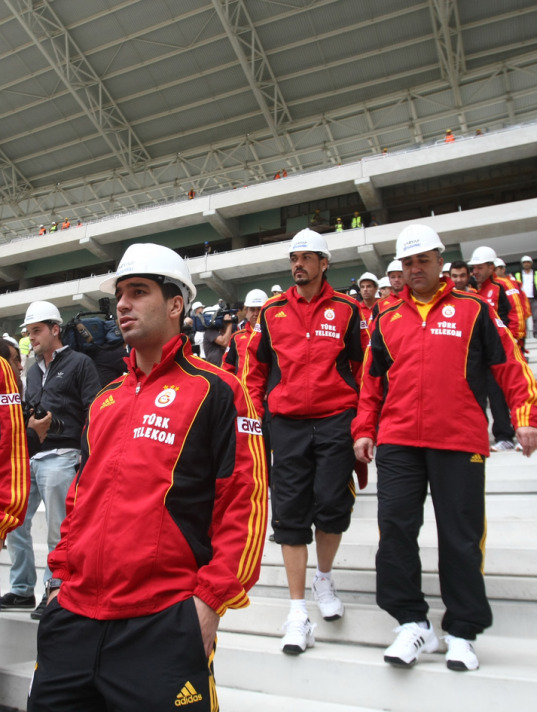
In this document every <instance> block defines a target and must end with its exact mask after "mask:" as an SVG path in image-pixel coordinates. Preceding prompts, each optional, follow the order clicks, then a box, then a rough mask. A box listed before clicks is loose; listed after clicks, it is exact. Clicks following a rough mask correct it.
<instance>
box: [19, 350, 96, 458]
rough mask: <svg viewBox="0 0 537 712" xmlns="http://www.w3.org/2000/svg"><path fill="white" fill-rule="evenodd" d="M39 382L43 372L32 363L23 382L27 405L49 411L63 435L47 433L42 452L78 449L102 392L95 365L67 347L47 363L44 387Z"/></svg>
mask: <svg viewBox="0 0 537 712" xmlns="http://www.w3.org/2000/svg"><path fill="white" fill-rule="evenodd" d="M42 381H43V371H42V370H41V369H40V368H39V365H38V364H37V363H35V364H34V365H33V366H32V367H31V368H30V370H29V371H28V376H27V379H26V402H27V403H28V404H29V405H31V406H35V405H37V404H38V403H39V404H41V406H42V407H43V408H44V409H45V410H50V412H51V413H52V415H53V416H54V417H55V418H59V419H61V420H62V421H63V423H64V431H63V433H61V434H57V433H53V434H51V433H50V431H49V433H48V435H47V437H46V438H45V441H44V442H43V443H42V445H41V450H42V451H45V450H53V449H55V448H69V447H72V448H78V449H80V436H81V434H82V428H83V426H84V422H85V420H86V415H87V412H88V408H89V406H90V404H91V402H92V401H93V399H94V398H95V396H96V395H97V393H98V392H99V391H100V390H101V384H100V380H99V374H98V373H97V369H96V367H95V364H94V363H93V361H92V360H91V359H90V357H89V356H86V354H82V353H79V352H78V351H73V350H72V349H71V348H70V347H69V346H67V347H66V348H64V349H63V350H62V351H59V352H58V353H57V354H56V356H55V357H54V359H53V360H52V362H51V363H50V365H49V371H48V374H47V379H46V381H45V385H44V386H43V385H42Z"/></svg>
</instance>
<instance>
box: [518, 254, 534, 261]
mask: <svg viewBox="0 0 537 712" xmlns="http://www.w3.org/2000/svg"><path fill="white" fill-rule="evenodd" d="M520 261H521V262H533V258H532V257H530V256H529V255H524V257H521V258H520Z"/></svg>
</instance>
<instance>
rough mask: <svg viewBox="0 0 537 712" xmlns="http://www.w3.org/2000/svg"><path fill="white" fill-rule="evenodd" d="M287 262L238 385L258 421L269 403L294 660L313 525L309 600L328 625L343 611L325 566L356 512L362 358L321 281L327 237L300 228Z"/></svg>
mask: <svg viewBox="0 0 537 712" xmlns="http://www.w3.org/2000/svg"><path fill="white" fill-rule="evenodd" d="M288 254H289V257H290V262H291V273H292V277H293V280H294V282H295V286H293V287H290V288H289V289H288V290H287V291H286V292H285V293H284V294H282V295H281V296H280V297H274V298H272V299H270V300H269V301H268V302H267V303H266V304H265V305H264V306H263V307H262V308H261V312H260V315H259V319H258V322H257V324H256V326H255V332H254V334H253V335H252V338H251V340H250V342H249V345H248V352H247V356H246V358H247V362H246V367H245V369H244V379H245V383H246V385H247V387H248V391H249V393H250V396H251V398H252V400H253V401H254V404H255V406H256V409H257V411H258V413H259V414H260V415H261V414H262V413H263V411H264V400H265V395H267V397H268V409H269V411H270V413H271V416H272V421H271V422H272V444H273V464H272V490H271V502H272V505H273V516H272V525H273V528H274V536H275V541H276V543H278V544H281V545H282V554H283V560H284V564H285V570H286V573H287V581H288V586H289V593H290V598H291V604H290V607H291V610H290V613H289V617H288V619H287V622H286V624H285V630H286V633H285V636H284V638H283V640H282V643H281V648H282V650H283V652H284V653H288V654H291V655H296V654H299V653H303V652H304V651H305V650H306V648H307V647H311V646H313V644H314V636H313V625H312V623H311V622H310V620H309V616H308V611H307V608H306V600H305V587H306V564H307V558H308V550H307V545H308V544H309V543H310V542H311V541H312V538H313V537H312V526H313V527H315V543H316V550H317V572H316V574H315V577H314V581H313V595H314V598H315V600H316V602H317V604H318V607H319V609H320V612H321V615H322V616H323V618H324V619H325V620H329V621H333V620H337V619H338V618H340V617H341V616H342V615H343V612H344V606H343V603H342V601H341V600H340V598H339V597H338V596H337V594H336V591H335V587H334V584H333V581H332V564H333V561H334V557H335V555H336V553H337V550H338V547H339V544H340V541H341V537H342V534H343V532H344V531H346V530H347V528H348V527H349V524H350V516H351V511H352V507H353V504H354V492H355V488H354V481H353V475H352V470H353V465H354V456H353V452H352V441H351V437H350V423H351V420H352V418H353V417H354V414H355V412H356V407H357V404H358V383H357V378H358V373H359V370H360V365H361V361H362V358H363V352H362V348H361V345H360V318H359V312H358V303H357V302H356V300H355V299H352V298H351V297H349V296H347V295H344V294H340V293H338V292H335V291H334V289H332V287H331V286H330V285H329V283H328V281H327V279H326V271H327V269H328V263H329V259H330V252H329V250H328V247H327V245H326V241H325V240H324V238H323V237H322V236H321V235H319V234H318V233H317V232H315V231H313V230H310V229H308V228H306V229H305V230H301V231H300V232H298V233H297V234H296V235H295V237H294V238H293V239H292V240H291V241H290V243H289V246H288Z"/></svg>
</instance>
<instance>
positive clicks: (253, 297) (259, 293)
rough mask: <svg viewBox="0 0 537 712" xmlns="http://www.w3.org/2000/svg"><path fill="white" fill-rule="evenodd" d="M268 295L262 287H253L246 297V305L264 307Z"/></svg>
mask: <svg viewBox="0 0 537 712" xmlns="http://www.w3.org/2000/svg"><path fill="white" fill-rule="evenodd" d="M267 299H268V297H267V295H266V293H265V292H264V291H263V290H262V289H252V290H251V291H250V292H248V294H247V295H246V297H245V299H244V306H245V307H262V306H263V304H264V303H265V302H266V301H267Z"/></svg>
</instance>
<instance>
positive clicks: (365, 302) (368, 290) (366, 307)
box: [358, 272, 379, 346]
mask: <svg viewBox="0 0 537 712" xmlns="http://www.w3.org/2000/svg"><path fill="white" fill-rule="evenodd" d="M358 286H359V287H360V294H361V296H362V301H361V302H360V307H359V309H360V329H361V330H362V331H365V332H366V334H367V336H366V337H365V341H364V338H362V344H364V343H365V345H366V346H367V344H368V343H369V339H370V336H371V334H370V327H371V324H372V323H373V319H374V316H373V309H374V307H375V305H376V303H377V289H378V286H379V281H378V279H377V278H376V276H375V275H374V274H373V273H372V272H364V273H363V274H362V275H361V277H360V278H359V279H358Z"/></svg>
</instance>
